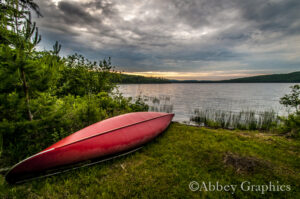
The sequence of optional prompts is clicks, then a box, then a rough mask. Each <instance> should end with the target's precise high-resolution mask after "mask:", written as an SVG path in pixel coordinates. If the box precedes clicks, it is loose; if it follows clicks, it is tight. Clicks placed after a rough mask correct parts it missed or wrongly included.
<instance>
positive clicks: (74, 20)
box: [36, 0, 300, 73]
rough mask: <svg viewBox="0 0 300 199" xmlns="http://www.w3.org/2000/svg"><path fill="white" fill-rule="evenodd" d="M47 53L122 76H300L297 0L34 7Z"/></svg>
mask: <svg viewBox="0 0 300 199" xmlns="http://www.w3.org/2000/svg"><path fill="white" fill-rule="evenodd" d="M37 3H38V5H39V6H40V8H41V12H42V14H43V15H44V18H37V19H36V20H37V22H38V25H39V27H40V29H41V32H42V34H43V42H42V43H41V45H44V46H45V47H46V48H49V46H50V44H51V43H54V42H55V40H58V41H60V42H61V43H62V45H63V54H68V53H73V52H80V53H82V54H84V55H85V56H87V57H88V58H90V59H95V60H97V59H101V58H104V57H108V56H111V57H112V59H113V63H114V64H115V65H117V66H118V67H119V68H120V69H122V70H126V71H140V72H142V71H175V72H176V71H184V72H193V71H198V72H201V71H213V70H218V71H224V70H227V71H230V70H232V71H233V72H234V71H238V70H241V69H243V70H249V71H251V73H253V71H252V70H256V71H258V70H260V71H268V72H269V71H270V70H274V71H282V72H289V71H291V70H297V66H299V69H300V58H299V56H298V55H297V54H299V51H300V47H299V45H297V44H298V43H299V42H300V32H299V31H300V22H299V21H300V12H299V10H300V2H299V1H298V0H263V1H262V0H251V1H243V0H223V1H219V0H164V1H161V0H149V1H146V0H128V1H121V0H110V1H109V0H81V1H79V0H75V1H74V0H73V1H72V0H62V1H59V0H55V1H51V0H49V1H43V0H39V1H37Z"/></svg>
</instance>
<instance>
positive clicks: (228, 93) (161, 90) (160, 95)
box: [119, 83, 294, 122]
mask: <svg viewBox="0 0 300 199" xmlns="http://www.w3.org/2000/svg"><path fill="white" fill-rule="evenodd" d="M292 85H294V84H288V83H249V84H248V83H243V84H238V83H225V84H224V83H200V84H197V83H195V84H122V85H119V91H120V92H121V93H123V96H125V97H133V98H136V97H138V96H140V97H142V98H143V99H144V100H145V101H146V103H147V104H148V105H150V108H151V110H153V111H163V112H165V111H168V112H173V113H175V117H174V119H173V121H179V122H184V121H189V119H190V116H191V115H192V114H193V112H194V110H195V109H201V110H222V111H232V112H239V111H249V110H253V111H256V112H260V111H269V110H274V111H275V112H276V113H278V114H279V115H286V114H287V112H288V111H289V110H287V109H286V108H285V107H284V106H282V105H281V104H279V99H280V98H281V97H282V96H284V95H285V94H287V93H289V92H290V88H289V87H290V86H292Z"/></svg>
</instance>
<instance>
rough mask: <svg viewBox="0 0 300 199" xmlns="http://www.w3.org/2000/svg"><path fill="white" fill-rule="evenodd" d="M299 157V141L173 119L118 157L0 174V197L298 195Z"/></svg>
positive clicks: (282, 196)
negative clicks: (30, 176)
mask: <svg viewBox="0 0 300 199" xmlns="http://www.w3.org/2000/svg"><path fill="white" fill-rule="evenodd" d="M299 162H300V141H299V140H292V139H287V138H285V137H281V136H277V135H272V134H263V133H259V132H255V131H238V130H236V131H230V130H223V129H217V130H212V129H207V128H199V127H192V126H186V125H183V124H178V123H172V124H171V126H170V127H169V129H168V130H167V131H166V132H165V133H164V134H163V135H162V136H160V137H158V138H157V139H155V140H154V141H153V142H151V143H149V144H147V145H146V146H145V147H143V148H142V149H141V150H139V151H137V152H135V153H133V154H131V155H128V156H125V157H122V158H118V159H115V160H111V161H107V162H105V163H101V164H98V165H95V166H92V167H88V168H82V169H78V170H74V171H71V172H68V173H64V174H61V175H57V176H52V177H48V178H44V179H40V180H35V181H31V182H28V183H25V184H21V185H16V186H12V185H8V184H7V183H6V182H5V181H4V177H3V176H0V198H66V197H67V198H68V197H69V198H205V197H207V198H225V197H226V198H231V197H232V198H253V197H257V198H263V197H267V198H299V197H300V195H299V191H300V184H299V182H300V175H299V173H300V166H299ZM191 181H197V182H199V183H200V184H201V183H202V181H204V182H206V183H207V184H206V185H207V186H208V183H209V181H210V182H211V183H213V184H215V183H216V182H217V181H218V182H219V184H221V185H230V184H232V185H237V188H236V191H235V193H234V194H231V193H230V192H224V191H212V192H204V191H195V192H193V191H191V190H190V189H189V183H190V182H191ZM244 181H249V182H250V183H251V184H252V185H265V184H267V185H268V184H269V182H271V183H272V184H274V185H275V186H276V185H290V188H291V191H283V192H280V191H272V192H265V193H264V194H262V191H252V192H251V191H242V190H241V188H240V185H241V183H242V182H244ZM246 185H248V184H246ZM245 188H247V186H245ZM297 194H298V195H297Z"/></svg>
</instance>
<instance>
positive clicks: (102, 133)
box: [54, 113, 173, 149]
mask: <svg viewBox="0 0 300 199" xmlns="http://www.w3.org/2000/svg"><path fill="white" fill-rule="evenodd" d="M172 114H173V113H170V114H167V115H161V116H158V117H154V118H151V119H147V120H143V121H140V122H135V123H132V124H129V125H125V126H121V127H118V128H115V129H111V130H108V131H104V132H101V133H98V134H96V135H92V136H89V137H86V138H82V139H80V140H77V141H74V142H72V143H68V144H65V145H62V146H59V147H56V148H54V149H59V148H62V147H65V146H69V145H72V144H75V143H78V142H81V141H84V140H88V139H90V138H94V137H97V136H100V135H104V134H107V133H112V132H114V131H117V130H120V129H123V128H126V127H129V126H134V125H136V124H141V123H144V122H148V121H151V120H155V119H159V118H162V117H166V116H170V115H172Z"/></svg>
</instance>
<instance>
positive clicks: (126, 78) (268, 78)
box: [116, 71, 300, 84]
mask: <svg viewBox="0 0 300 199" xmlns="http://www.w3.org/2000/svg"><path fill="white" fill-rule="evenodd" d="M120 77H121V78H119V79H116V81H117V83H120V84H151V83H152V84H162V83H300V71H299V72H293V73H288V74H272V75H259V76H253V77H243V78H236V79H229V80H218V81H212V80H171V79H165V78H159V77H144V76H140V75H128V74H121V76H120Z"/></svg>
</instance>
